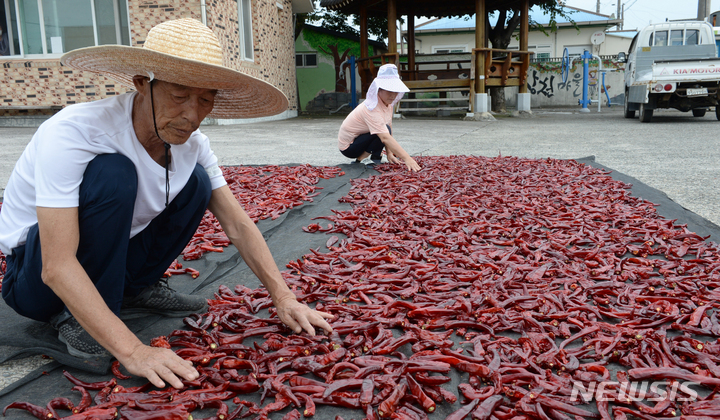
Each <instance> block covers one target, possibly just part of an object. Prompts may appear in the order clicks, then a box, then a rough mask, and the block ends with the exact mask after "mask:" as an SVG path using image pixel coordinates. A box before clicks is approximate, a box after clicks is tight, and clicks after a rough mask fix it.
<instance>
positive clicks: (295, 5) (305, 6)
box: [292, 0, 315, 14]
mask: <svg viewBox="0 0 720 420" xmlns="http://www.w3.org/2000/svg"><path fill="white" fill-rule="evenodd" d="M313 10H315V7H314V6H313V1H312V0H292V11H293V13H296V14H297V13H310V12H312V11H313Z"/></svg>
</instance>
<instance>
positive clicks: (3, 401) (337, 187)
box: [0, 157, 720, 420]
mask: <svg viewBox="0 0 720 420" xmlns="http://www.w3.org/2000/svg"><path fill="white" fill-rule="evenodd" d="M578 161H579V162H581V163H585V164H588V165H590V166H593V167H597V168H603V169H608V170H609V168H605V167H604V166H602V165H599V164H597V163H595V162H594V158H592V157H589V158H584V159H579V160H578ZM343 169H344V170H345V172H346V173H347V175H346V176H344V177H340V178H336V179H331V180H325V181H323V182H322V183H321V184H320V186H322V187H324V188H325V189H324V190H322V194H321V195H320V196H318V197H316V198H315V202H314V203H307V204H305V205H303V206H300V207H297V208H295V209H293V210H292V211H290V212H288V213H286V214H284V215H283V216H282V217H281V218H280V219H278V220H276V221H274V222H267V221H263V222H261V223H259V224H258V226H259V227H260V229H261V231H262V232H263V234H264V236H265V238H266V240H267V242H268V245H269V246H270V249H271V251H272V253H273V255H274V257H275V259H276V263H278V265H279V266H280V267H284V265H285V264H286V263H287V262H288V261H292V260H294V259H297V258H299V257H300V256H302V255H304V254H306V253H307V251H308V248H320V249H321V250H322V249H323V248H324V245H325V241H326V239H327V236H325V235H318V234H314V235H311V234H306V233H304V232H302V230H301V227H303V226H307V225H308V224H310V223H314V222H313V221H312V218H314V217H317V216H323V215H329V214H331V211H330V210H331V209H333V208H334V209H340V208H342V207H343V206H344V205H342V204H340V203H338V202H337V199H338V198H340V197H342V196H343V195H345V194H346V193H347V191H349V188H350V185H349V181H350V179H351V178H358V177H366V176H368V175H370V174H373V173H374V172H373V171H369V170H367V169H366V168H364V167H362V166H360V165H343ZM611 176H612V177H613V178H614V179H616V180H620V181H623V182H626V183H630V184H632V185H633V188H632V192H633V195H634V196H636V197H642V198H644V199H646V200H648V201H651V202H653V203H655V204H658V205H659V207H658V213H659V214H660V215H662V216H663V217H666V218H668V219H677V220H678V223H686V224H687V225H688V228H689V229H690V230H692V231H695V232H696V233H698V234H700V235H702V236H708V235H712V238H711V240H715V241H717V240H718V238H720V228H718V226H716V225H714V224H712V223H710V222H709V221H707V220H705V219H703V218H701V217H699V216H697V215H695V214H694V213H692V212H690V211H688V210H686V209H684V208H682V207H681V206H679V205H677V204H676V203H674V202H672V201H671V200H670V199H669V198H668V197H667V196H665V195H664V194H663V193H662V192H660V191H657V190H654V189H652V188H649V187H647V186H645V185H644V184H642V183H640V182H638V181H637V180H635V179H632V178H630V177H627V176H625V175H623V174H619V173H615V172H614V173H612V174H611ZM233 255H234V256H233ZM188 265H189V266H192V267H194V268H197V269H199V270H200V271H201V273H202V276H201V277H200V280H201V282H200V283H198V281H197V280H196V281H194V282H192V283H191V285H194V286H195V287H194V289H195V291H196V293H198V294H200V295H203V296H206V297H210V296H212V294H213V293H214V292H215V291H216V290H217V288H218V286H219V285H220V284H226V285H229V286H232V285H234V284H236V283H241V284H245V285H246V286H248V287H250V288H255V287H257V286H259V282H258V281H257V279H256V278H255V277H254V275H253V274H252V273H251V272H250V270H249V269H248V268H247V267H246V266H245V265H244V264H242V263H241V261H240V259H239V257H237V253H236V252H233V251H232V247H231V248H228V249H227V250H226V252H225V253H223V254H211V255H206V256H205V257H204V258H203V260H201V261H196V262H192V263H191V264H188ZM174 286H175V287H178V288H179V289H181V290H187V289H182V288H181V287H180V286H178V285H177V284H174ZM183 287H185V286H183ZM145 321H146V322H147V325H144V326H142V327H141V328H139V329H138V330H137V333H138V336H139V337H140V338H141V339H143V341H145V342H148V341H149V339H150V338H152V337H155V336H159V335H166V334H168V333H169V332H170V331H172V330H174V329H177V328H182V323H181V321H180V320H168V319H148V320H145ZM0 333H1V329H0ZM0 336H1V335H0ZM5 342H7V341H5ZM49 366H50V365H48V367H49ZM48 367H45V370H47V369H48ZM80 367H83V366H80ZM69 370H70V371H71V372H72V373H73V374H76V376H78V377H79V378H81V379H83V380H88V381H97V380H104V379H107V378H108V376H107V375H106V376H99V375H92V374H84V373H82V372H79V371H78V370H77V369H69ZM39 373H41V372H36V376H39V378H38V379H37V380H33V381H30V382H29V383H28V384H27V385H25V386H22V387H19V388H17V389H15V390H13V391H12V392H11V393H9V394H8V395H5V396H3V397H2V398H0V405H1V406H5V405H7V404H9V403H10V402H12V401H29V402H34V403H37V404H44V403H45V402H47V401H49V400H50V399H51V398H54V397H57V396H67V397H71V398H74V399H77V395H73V394H74V393H72V392H71V391H70V390H69V389H70V388H71V386H70V384H69V383H68V382H67V381H66V380H65V379H64V378H63V377H62V375H61V370H60V369H55V370H54V371H52V372H48V374H47V375H39ZM452 379H453V381H452V382H450V383H448V384H447V385H446V388H447V389H451V390H454V389H456V387H457V384H458V383H459V379H460V378H459V377H456V375H453V378H452ZM141 383H144V380H142V379H137V380H133V381H124V382H123V384H124V385H125V386H133V385H139V384H141ZM256 397H257V396H256V395H243V398H244V399H248V400H255V399H256ZM458 407H459V403H456V404H453V405H449V404H443V405H440V406H438V412H437V413H436V415H434V416H433V418H439V417H437V416H442V415H447V414H449V413H451V412H452V411H454V410H455V409H457V408H458ZM18 414H20V413H19V412H18ZM194 414H195V413H194ZM197 414H198V416H197V417H200V413H197ZM23 415H25V414H24V413H23ZM336 415H341V416H344V417H345V418H352V417H357V416H358V415H360V413H359V412H358V411H355V410H352V411H351V410H343V409H337V408H330V407H324V406H318V413H317V415H316V418H318V419H321V420H324V419H332V418H335V416H336ZM26 417H27V418H30V417H29V416H26ZM273 417H275V416H273ZM278 418H279V417H278Z"/></svg>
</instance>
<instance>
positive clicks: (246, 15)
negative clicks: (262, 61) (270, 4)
mask: <svg viewBox="0 0 720 420" xmlns="http://www.w3.org/2000/svg"><path fill="white" fill-rule="evenodd" d="M250 1H251V0H238V2H237V4H238V26H239V28H238V29H239V31H238V32H239V33H240V56H241V57H242V58H243V59H244V60H250V61H254V60H255V58H254V52H253V36H252V33H253V31H252V8H251V7H250Z"/></svg>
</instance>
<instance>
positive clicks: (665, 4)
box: [565, 0, 720, 29]
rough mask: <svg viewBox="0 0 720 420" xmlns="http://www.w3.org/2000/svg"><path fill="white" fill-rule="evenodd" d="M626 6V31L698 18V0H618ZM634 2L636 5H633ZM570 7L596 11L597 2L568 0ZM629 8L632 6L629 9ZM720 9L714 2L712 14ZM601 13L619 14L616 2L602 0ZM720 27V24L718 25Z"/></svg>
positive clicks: (595, 0) (592, 0)
mask: <svg viewBox="0 0 720 420" xmlns="http://www.w3.org/2000/svg"><path fill="white" fill-rule="evenodd" d="M617 1H620V2H621V4H625V29H635V28H638V29H640V28H642V27H644V26H645V25H647V24H649V23H650V22H651V21H652V23H658V22H664V21H665V19H666V18H667V19H670V20H674V19H686V18H690V19H694V18H696V17H697V8H698V0H637V1H634V0H617ZM633 2H634V4H633ZM565 4H567V5H568V6H573V7H577V8H580V9H586V10H590V11H595V10H596V6H597V0H567V1H566V2H565ZM628 6H630V7H629V8H628ZM718 9H720V0H713V1H712V6H711V12H715V11H718ZM600 13H602V14H605V15H609V14H611V13H617V2H616V0H600ZM717 24H718V26H720V22H718V23H717Z"/></svg>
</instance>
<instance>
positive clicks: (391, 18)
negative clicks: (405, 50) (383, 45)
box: [361, 0, 397, 54]
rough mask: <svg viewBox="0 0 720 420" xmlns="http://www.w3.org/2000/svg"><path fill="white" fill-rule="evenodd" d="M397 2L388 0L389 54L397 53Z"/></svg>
mask: <svg viewBox="0 0 720 420" xmlns="http://www.w3.org/2000/svg"><path fill="white" fill-rule="evenodd" d="M395 1H396V0H388V15H387V19H388V52H389V53H391V54H393V53H397V7H396V4H395ZM361 30H362V29H361Z"/></svg>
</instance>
